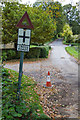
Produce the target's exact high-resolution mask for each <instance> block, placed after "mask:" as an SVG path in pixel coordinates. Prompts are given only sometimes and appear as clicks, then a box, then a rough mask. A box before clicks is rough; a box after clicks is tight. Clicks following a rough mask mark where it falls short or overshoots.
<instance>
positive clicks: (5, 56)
mask: <svg viewBox="0 0 80 120" xmlns="http://www.w3.org/2000/svg"><path fill="white" fill-rule="evenodd" d="M2 52H3V51H2ZM6 59H7V53H6V52H5V51H4V52H3V53H2V62H3V61H6Z"/></svg>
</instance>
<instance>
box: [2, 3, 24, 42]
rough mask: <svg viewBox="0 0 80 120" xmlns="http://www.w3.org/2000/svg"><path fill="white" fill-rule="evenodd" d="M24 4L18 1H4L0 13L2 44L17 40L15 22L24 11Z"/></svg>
mask: <svg viewBox="0 0 80 120" xmlns="http://www.w3.org/2000/svg"><path fill="white" fill-rule="evenodd" d="M25 8H26V7H25V5H22V4H19V3H18V2H12V3H10V2H5V3H4V7H3V14H2V28H3V36H2V42H3V43H4V44H6V43H10V42H14V43H16V42H17V29H18V28H17V27H16V25H17V23H18V21H19V19H20V18H21V16H22V15H23V13H24V11H25Z"/></svg>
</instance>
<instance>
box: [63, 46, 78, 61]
mask: <svg viewBox="0 0 80 120" xmlns="http://www.w3.org/2000/svg"><path fill="white" fill-rule="evenodd" d="M65 49H66V51H67V52H68V53H69V54H70V55H71V56H73V57H74V58H76V59H77V60H78V54H80V53H78V51H76V50H75V47H69V46H68V47H66V48H65Z"/></svg>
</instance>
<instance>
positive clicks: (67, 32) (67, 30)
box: [62, 24, 73, 43]
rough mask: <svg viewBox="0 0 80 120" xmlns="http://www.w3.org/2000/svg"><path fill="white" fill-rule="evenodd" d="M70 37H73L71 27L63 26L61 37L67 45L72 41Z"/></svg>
mask: <svg viewBox="0 0 80 120" xmlns="http://www.w3.org/2000/svg"><path fill="white" fill-rule="evenodd" d="M72 35H73V32H72V29H71V27H70V26H69V24H65V25H64V27H63V34H62V36H63V37H64V40H65V41H66V42H67V43H71V42H72V40H73V38H72Z"/></svg>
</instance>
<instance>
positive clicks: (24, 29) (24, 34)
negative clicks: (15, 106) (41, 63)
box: [17, 12, 33, 100]
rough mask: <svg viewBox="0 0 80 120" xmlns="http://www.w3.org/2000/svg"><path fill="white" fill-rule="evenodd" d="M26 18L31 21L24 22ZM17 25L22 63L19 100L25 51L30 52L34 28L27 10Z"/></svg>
mask: <svg viewBox="0 0 80 120" xmlns="http://www.w3.org/2000/svg"><path fill="white" fill-rule="evenodd" d="M25 18H27V22H28V23H29V24H28V25H26V24H25V25H23V24H22V22H23V21H24V20H25ZM17 27H19V31H18V44H17V51H21V56H20V65H19V78H18V91H17V93H18V100H19V97H20V87H21V78H22V73H23V72H22V68H23V59H24V52H29V46H30V35H31V29H33V25H32V23H31V20H30V18H29V16H28V13H27V12H25V14H24V15H23V17H22V18H21V19H20V21H19V23H18V24H17Z"/></svg>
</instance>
